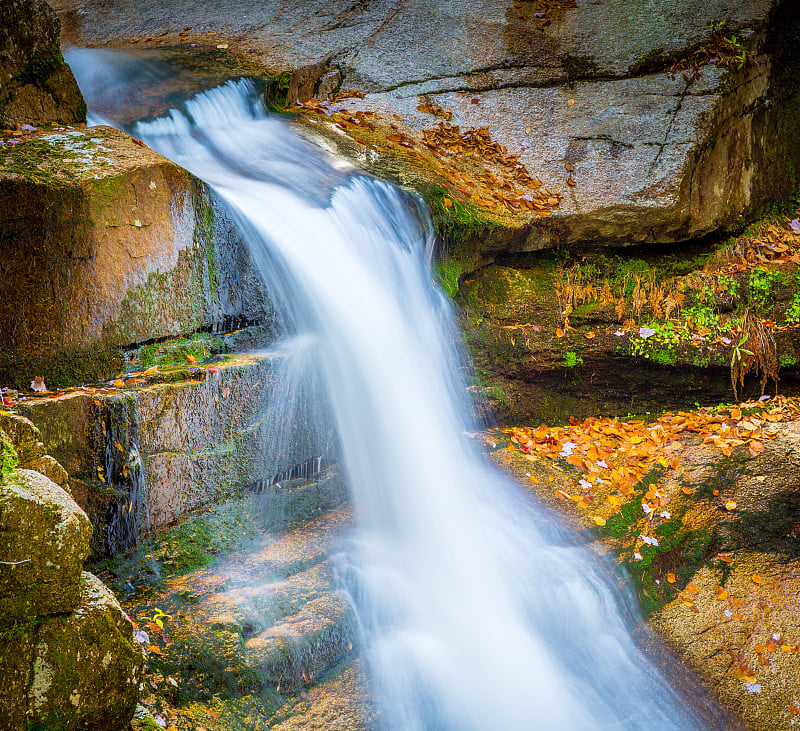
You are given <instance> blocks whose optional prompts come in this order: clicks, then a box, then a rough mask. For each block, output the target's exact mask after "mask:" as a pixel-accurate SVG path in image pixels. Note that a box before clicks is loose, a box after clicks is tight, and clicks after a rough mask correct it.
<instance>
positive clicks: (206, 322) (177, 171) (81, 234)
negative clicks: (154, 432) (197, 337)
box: [0, 127, 269, 390]
mask: <svg viewBox="0 0 800 731" xmlns="http://www.w3.org/2000/svg"><path fill="white" fill-rule="evenodd" d="M3 149H4V150H5V151H4V152H2V154H0V263H1V264H2V265H1V266H0V287H1V288H2V290H3V291H4V292H5V293H6V296H5V297H4V298H3V300H2V302H0V337H2V339H3V341H4V348H3V351H2V354H0V380H2V382H3V383H4V384H8V385H14V386H15V387H17V388H19V389H21V390H27V388H28V384H29V383H30V381H31V380H32V379H33V377H34V375H38V376H43V377H44V379H45V383H47V385H48V386H50V387H51V388H52V387H63V386H66V385H72V384H76V383H82V382H86V381H87V380H95V379H97V378H100V377H105V376H108V375H111V374H113V373H114V372H116V371H118V370H119V368H120V367H121V365H122V353H121V352H120V349H121V348H123V347H127V346H131V345H135V344H138V343H142V342H144V341H149V340H153V339H160V338H166V337H170V336H178V335H184V334H187V333H192V332H194V331H196V330H198V329H200V328H203V327H208V328H212V329H216V328H217V327H220V326H221V325H222V324H223V323H224V322H225V321H226V320H231V319H236V318H239V319H244V320H248V321H255V320H262V319H264V318H265V317H266V313H267V312H268V309H269V308H268V304H267V299H266V293H265V291H264V289H263V285H262V284H261V278H260V276H259V274H258V273H257V270H256V268H255V266H254V265H253V262H252V261H251V258H250V254H249V251H248V250H247V248H246V247H245V246H244V244H243V243H242V242H241V240H240V239H239V238H238V236H237V234H236V233H235V231H234V230H233V228H232V227H231V225H230V222H229V221H228V220H227V218H226V213H225V210H224V207H223V206H222V204H221V203H220V202H219V201H218V200H217V199H216V198H214V197H213V195H212V194H211V193H210V191H209V190H208V189H207V188H206V187H205V186H204V185H202V184H201V183H200V182H199V181H198V180H197V179H196V178H194V177H193V176H191V175H190V174H189V173H188V172H186V171H185V170H182V169H181V168H179V167H178V166H177V165H174V164H173V163H171V162H169V161H168V160H166V159H165V158H163V157H161V156H160V155H158V154H157V153H155V152H153V151H152V150H150V149H149V148H147V147H143V146H141V145H137V144H134V141H133V140H132V139H131V138H130V137H128V136H127V135H125V134H124V133H122V132H120V131H118V130H115V129H111V128H99V127H98V128H92V129H91V130H86V131H81V130H71V131H63V132H53V133H49V134H48V133H36V134H34V135H29V136H28V137H25V138H24V140H23V142H21V143H20V144H18V145H16V146H14V147H13V148H8V149H6V148H3ZM21 303H24V306H23V305H22V304H21Z"/></svg>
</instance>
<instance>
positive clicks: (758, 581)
mask: <svg viewBox="0 0 800 731" xmlns="http://www.w3.org/2000/svg"><path fill="white" fill-rule="evenodd" d="M750 578H751V579H752V580H753V583H754V584H763V583H764V577H763V576H761V574H753V575H752V576H751V577H750Z"/></svg>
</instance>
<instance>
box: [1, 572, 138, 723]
mask: <svg viewBox="0 0 800 731" xmlns="http://www.w3.org/2000/svg"><path fill="white" fill-rule="evenodd" d="M144 659H145V658H144V653H143V652H142V650H141V647H140V645H139V644H138V643H137V642H136V641H135V640H134V638H133V625H132V624H131V621H130V620H129V619H128V617H127V615H126V614H125V612H124V611H123V610H122V608H121V607H120V606H119V603H118V602H117V600H116V599H115V598H114V596H113V595H112V594H111V592H110V591H109V590H108V589H107V588H106V587H105V586H103V584H102V582H101V581H100V580H99V579H98V578H97V577H95V576H93V575H92V574H89V573H83V574H82V576H81V578H80V591H79V598H78V602H77V606H76V607H75V609H74V610H73V611H72V612H68V613H66V614H60V615H57V616H50V617H44V618H40V619H39V620H38V621H37V622H34V623H28V624H21V625H16V626H14V627H12V628H6V629H5V630H3V631H0V673H1V674H2V677H3V678H4V681H9V680H10V682H4V683H3V684H2V687H0V700H2V702H1V703H0V726H2V728H8V729H11V728H14V729H21V728H27V729H30V730H31V731H32V730H33V729H47V731H78V730H79V729H103V730H104V731H105V730H108V731H122V730H123V729H126V728H129V726H128V724H129V723H130V719H131V716H132V715H133V712H134V709H135V708H136V703H137V700H138V697H139V682H140V680H141V678H142V674H143V670H144ZM26 724H27V725H26Z"/></svg>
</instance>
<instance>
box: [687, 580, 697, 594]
mask: <svg viewBox="0 0 800 731" xmlns="http://www.w3.org/2000/svg"><path fill="white" fill-rule="evenodd" d="M686 591H688V592H689V593H690V594H691V595H692V596H697V595H698V594H699V593H700V589H698V588H697V586H695V584H694V582H693V581H690V582H689V583H688V584H687V585H686Z"/></svg>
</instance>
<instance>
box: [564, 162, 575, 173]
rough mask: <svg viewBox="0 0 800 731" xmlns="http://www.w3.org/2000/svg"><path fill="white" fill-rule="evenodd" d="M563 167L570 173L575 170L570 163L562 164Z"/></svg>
mask: <svg viewBox="0 0 800 731" xmlns="http://www.w3.org/2000/svg"><path fill="white" fill-rule="evenodd" d="M564 167H565V168H566V169H567V170H569V171H570V172H572V171H573V170H574V169H575V166H574V165H572V163H569V162H568V163H564Z"/></svg>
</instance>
